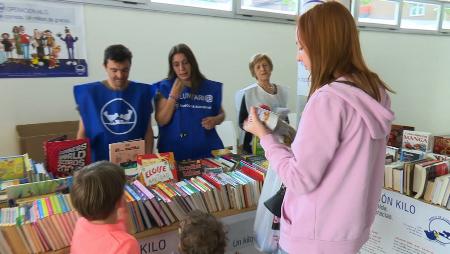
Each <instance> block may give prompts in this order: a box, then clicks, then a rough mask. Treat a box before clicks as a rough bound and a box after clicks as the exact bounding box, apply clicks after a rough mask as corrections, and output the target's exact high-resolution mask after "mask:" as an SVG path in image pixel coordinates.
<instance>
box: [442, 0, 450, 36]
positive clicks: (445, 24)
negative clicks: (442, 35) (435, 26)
mask: <svg viewBox="0 0 450 254" xmlns="http://www.w3.org/2000/svg"><path fill="white" fill-rule="evenodd" d="M442 29H447V30H449V29H450V5H445V7H444V18H443V20H442Z"/></svg>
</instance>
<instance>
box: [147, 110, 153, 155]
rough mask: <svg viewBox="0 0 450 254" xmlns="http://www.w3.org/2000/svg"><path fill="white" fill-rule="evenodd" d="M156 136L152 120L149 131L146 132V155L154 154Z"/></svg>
mask: <svg viewBox="0 0 450 254" xmlns="http://www.w3.org/2000/svg"><path fill="white" fill-rule="evenodd" d="M153 142H154V135H153V129H152V119H151V118H150V119H149V120H148V126H147V131H146V132H145V153H153Z"/></svg>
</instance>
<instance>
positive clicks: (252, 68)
mask: <svg viewBox="0 0 450 254" xmlns="http://www.w3.org/2000/svg"><path fill="white" fill-rule="evenodd" d="M264 60H266V61H267V63H268V64H269V66H270V70H271V71H273V64H272V59H270V57H269V56H268V55H266V54H263V53H259V54H256V55H254V56H253V57H252V58H250V63H249V64H248V68H249V69H250V73H251V74H252V77H254V78H256V74H255V65H256V64H257V63H259V62H261V61H264Z"/></svg>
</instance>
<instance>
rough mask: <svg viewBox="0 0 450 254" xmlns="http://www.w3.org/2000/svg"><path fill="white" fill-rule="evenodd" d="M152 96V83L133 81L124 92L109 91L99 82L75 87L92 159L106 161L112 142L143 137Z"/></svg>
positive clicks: (147, 123)
mask: <svg viewBox="0 0 450 254" xmlns="http://www.w3.org/2000/svg"><path fill="white" fill-rule="evenodd" d="M154 95H155V88H154V86H150V85H148V84H142V83H136V82H133V81H130V83H129V84H128V87H127V88H126V89H125V90H123V91H114V90H111V89H109V88H108V87H107V86H106V85H104V84H103V83H102V82H94V83H89V84H83V85H77V86H75V87H74V96H75V102H76V104H77V106H78V111H79V112H80V116H81V119H82V120H83V124H84V128H85V131H86V137H87V138H89V141H90V143H91V155H92V161H100V160H109V144H111V143H115V142H121V141H127V140H132V139H144V138H145V133H146V132H147V127H148V125H149V121H150V116H151V114H152V112H153V107H152V100H153V97H154Z"/></svg>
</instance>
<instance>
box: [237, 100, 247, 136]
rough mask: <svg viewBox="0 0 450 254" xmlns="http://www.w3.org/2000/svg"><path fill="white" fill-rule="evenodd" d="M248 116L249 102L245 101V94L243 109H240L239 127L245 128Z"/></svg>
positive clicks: (242, 103)
mask: <svg viewBox="0 0 450 254" xmlns="http://www.w3.org/2000/svg"><path fill="white" fill-rule="evenodd" d="M247 117H248V111H247V104H246V103H245V96H244V97H242V102H241V109H240V110H239V127H240V128H241V129H244V121H245V120H246V119H247Z"/></svg>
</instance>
